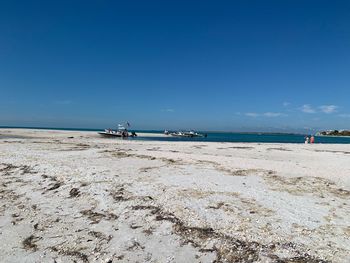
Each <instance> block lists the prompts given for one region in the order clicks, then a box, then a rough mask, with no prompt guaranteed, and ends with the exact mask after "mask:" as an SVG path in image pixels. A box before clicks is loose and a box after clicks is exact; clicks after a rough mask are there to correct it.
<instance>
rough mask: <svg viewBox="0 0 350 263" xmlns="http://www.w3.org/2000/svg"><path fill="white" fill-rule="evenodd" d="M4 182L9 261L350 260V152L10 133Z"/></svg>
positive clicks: (0, 218)
mask: <svg viewBox="0 0 350 263" xmlns="http://www.w3.org/2000/svg"><path fill="white" fill-rule="evenodd" d="M1 136H2V137H1ZM0 178H1V181H0V240H1V246H0V258H1V262H57V263H59V262H348V260H349V254H350V201H349V198H350V146H349V145H329V144H327V145H321V144H316V145H304V144H280V143H279V144H258V143H204V142H155V141H132V140H120V139H106V138H102V137H99V136H98V135H97V134H96V133H94V132H77V131H49V130H24V129H0Z"/></svg>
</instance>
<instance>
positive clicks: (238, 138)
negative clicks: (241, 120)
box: [0, 127, 350, 144]
mask: <svg viewBox="0 0 350 263" xmlns="http://www.w3.org/2000/svg"><path fill="white" fill-rule="evenodd" d="M2 128H19V127H2ZM21 128H24V127H21ZM28 128H29V127H28ZM31 128H33V127H31ZM35 129H50V130H70V131H96V132H97V131H101V130H103V129H74V128H37V127H35ZM0 131H1V130H0ZM135 132H136V133H138V132H139V133H141V132H142V133H162V132H163V131H157V130H155V131H143V130H135ZM201 133H206V134H207V135H208V137H207V138H179V137H173V136H166V137H164V136H159V137H140V136H139V137H136V138H130V140H151V141H152V140H153V141H203V142H256V143H304V141H305V134H280V133H278V134H274V133H232V132H201ZM0 137H1V136H0ZM315 139H316V143H336V144H350V137H325V136H316V137H315Z"/></svg>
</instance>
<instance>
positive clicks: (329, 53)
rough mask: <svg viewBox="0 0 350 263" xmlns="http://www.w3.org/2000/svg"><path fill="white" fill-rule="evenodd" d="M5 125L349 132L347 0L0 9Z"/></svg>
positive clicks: (102, 1)
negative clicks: (327, 129)
mask: <svg viewBox="0 0 350 263" xmlns="http://www.w3.org/2000/svg"><path fill="white" fill-rule="evenodd" d="M0 92H1V93H0V126H4V125H16V126H48V127H87V128H95V127H101V128H103V127H109V126H114V125H115V124H116V123H117V122H121V121H124V120H128V121H129V122H130V123H131V124H132V125H133V128H136V129H165V128H167V129H175V128H192V129H200V130H233V131H237V130H247V131H251V130H269V129H271V130H274V129H275V130H280V129H282V130H283V129H284V130H286V131H292V130H295V129H297V130H302V129H304V128H322V129H324V128H338V129H341V128H350V104H349V99H350V1H345V0H344V1H336V0H335V1H334V0H333V1H331V0H329V1H323V0H317V1H316V0H313V1H311V0H310V1H307V0H306V1H305V0H291V1H288V0H283V1H280V0H276V1H249V0H248V1H246V0H244V1H243V0H242V1H189V0H186V1H178V0H176V1H175V0H174V1H112V0H111V1H107V0H96V1H87V0H84V1H64V0H60V1H24V0H23V1H16V0H11V1H1V3H0Z"/></svg>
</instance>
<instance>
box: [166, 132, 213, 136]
mask: <svg viewBox="0 0 350 263" xmlns="http://www.w3.org/2000/svg"><path fill="white" fill-rule="evenodd" d="M168 134H169V135H171V136H175V137H186V138H193V137H207V134H201V133H198V132H195V131H178V132H168Z"/></svg>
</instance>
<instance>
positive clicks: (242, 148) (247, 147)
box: [217, 146, 254, 150]
mask: <svg viewBox="0 0 350 263" xmlns="http://www.w3.org/2000/svg"><path fill="white" fill-rule="evenodd" d="M217 149H218V150H226V149H237V150H252V149H254V147H251V146H231V147H225V148H224V147H219V148H217Z"/></svg>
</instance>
